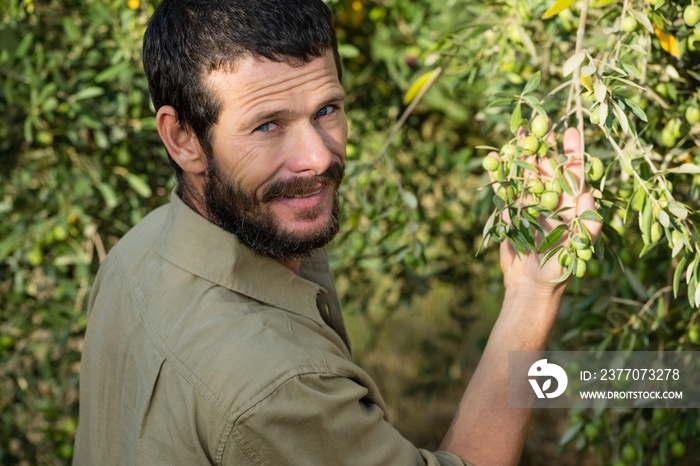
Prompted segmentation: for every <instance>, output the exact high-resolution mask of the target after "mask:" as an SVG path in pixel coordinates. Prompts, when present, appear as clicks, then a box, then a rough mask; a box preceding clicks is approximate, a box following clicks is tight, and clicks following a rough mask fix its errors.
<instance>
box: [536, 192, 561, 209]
mask: <svg viewBox="0 0 700 466" xmlns="http://www.w3.org/2000/svg"><path fill="white" fill-rule="evenodd" d="M540 205H541V206H542V208H543V209H545V210H554V209H556V208H557V206H558V205H559V193H557V192H555V191H545V192H543V193H542V197H540Z"/></svg>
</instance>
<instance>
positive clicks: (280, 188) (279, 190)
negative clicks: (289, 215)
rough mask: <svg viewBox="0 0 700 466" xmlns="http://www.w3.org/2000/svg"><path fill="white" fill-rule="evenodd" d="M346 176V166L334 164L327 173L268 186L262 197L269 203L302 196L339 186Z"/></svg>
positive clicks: (280, 181) (299, 177)
mask: <svg viewBox="0 0 700 466" xmlns="http://www.w3.org/2000/svg"><path fill="white" fill-rule="evenodd" d="M344 176H345V166H343V165H341V164H340V163H338V162H332V163H331V164H330V165H329V166H328V168H327V169H326V171H325V172H323V173H320V174H318V175H314V176H296V177H293V178H287V179H283V180H277V181H275V182H273V183H271V184H270V186H268V187H267V188H266V189H265V191H264V192H263V195H262V201H263V202H267V201H270V200H272V199H275V198H277V197H292V196H301V195H304V194H307V193H309V192H311V191H312V190H315V189H318V186H319V185H321V186H333V185H334V186H338V185H340V182H341V181H343V177H344Z"/></svg>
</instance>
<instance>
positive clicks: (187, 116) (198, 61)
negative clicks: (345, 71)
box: [143, 0, 341, 184]
mask: <svg viewBox="0 0 700 466" xmlns="http://www.w3.org/2000/svg"><path fill="white" fill-rule="evenodd" d="M328 50H331V51H332V52H333V55H334V58H335V64H336V69H337V71H338V78H339V79H340V77H341V65H340V57H339V55H338V43H337V39H336V35H335V29H334V28H333V18H332V16H331V12H330V10H329V9H328V7H327V6H326V4H325V3H323V1H322V0H163V1H161V2H160V4H159V5H158V7H157V8H156V11H155V13H154V14H153V16H152V17H151V20H150V22H149V24H148V28H147V30H146V33H145V35H144V39H143V66H144V69H145V71H146V77H147V78H148V87H149V91H150V94H151V99H152V100H153V105H154V106H155V108H156V110H158V109H159V108H160V107H162V106H164V105H171V106H173V108H174V109H175V110H176V111H177V115H178V122H179V123H180V124H181V125H183V126H185V127H187V128H188V129H191V130H192V131H194V134H195V135H196V136H197V139H198V140H199V142H200V144H201V145H202V147H203V149H204V150H205V151H206V152H207V153H208V154H209V153H211V128H212V125H213V124H215V123H216V121H217V119H218V117H219V113H220V112H221V102H218V100H217V99H216V98H215V97H214V96H213V95H212V93H211V92H210V91H209V90H208V89H207V88H206V86H205V85H204V80H203V78H204V77H205V76H207V74H208V73H210V72H212V71H218V70H233V69H234V67H235V65H236V63H237V62H238V61H239V60H241V59H245V58H248V57H255V58H266V59H268V60H272V61H276V62H286V63H289V64H291V65H297V64H304V63H308V62H309V61H311V60H312V59H314V58H319V57H321V56H322V55H323V54H324V53H326V52H327V51H328ZM168 157H169V158H170V156H169V155H168ZM170 162H171V163H172V164H173V166H174V167H175V170H176V173H177V177H178V184H180V183H181V182H182V169H181V168H180V167H179V166H178V165H177V164H176V163H175V162H174V161H173V160H172V158H170Z"/></svg>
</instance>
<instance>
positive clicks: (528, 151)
mask: <svg viewBox="0 0 700 466" xmlns="http://www.w3.org/2000/svg"><path fill="white" fill-rule="evenodd" d="M520 148H521V149H522V150H523V154H525V155H532V154H534V153H535V152H537V151H538V150H539V148H540V140H539V139H537V138H536V137H535V136H526V137H525V139H523V140H522V142H521V143H520Z"/></svg>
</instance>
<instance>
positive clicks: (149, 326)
mask: <svg viewBox="0 0 700 466" xmlns="http://www.w3.org/2000/svg"><path fill="white" fill-rule="evenodd" d="M385 412H386V409H385V405H384V401H383V400H382V397H381V395H380V394H379V391H378V390H377V387H376V386H375V384H374V382H373V381H372V380H371V379H370V377H369V376H368V375H367V374H366V373H365V372H364V371H363V370H362V369H360V368H359V367H358V366H356V365H355V364H353V362H352V359H351V355H350V349H349V345H348V341H347V335H346V332H345V327H344V325H343V320H342V316H341V311H340V305H339V301H338V297H337V294H336V291H335V288H334V285H333V279H332V277H331V274H330V273H329V270H328V263H327V259H326V256H325V252H324V251H322V250H319V251H317V252H316V253H314V254H313V255H311V256H310V257H308V258H306V259H304V261H303V263H302V268H301V273H300V275H296V274H294V273H292V272H291V271H290V270H288V269H287V268H285V267H283V266H282V265H281V264H279V263H277V262H275V261H273V260H271V259H267V258H263V257H260V256H259V255H257V254H255V253H253V252H252V251H251V250H250V249H249V248H247V247H245V246H243V245H242V244H241V243H239V242H238V240H237V239H236V237H235V236H234V235H232V234H230V233H227V232H226V231H224V230H222V229H220V228H219V227H217V226H215V225H214V224H212V223H210V222H208V221H207V220H206V219H204V218H203V217H201V216H200V215H199V214H197V213H195V212H194V211H193V210H191V209H190V208H189V207H187V206H186V205H185V204H184V203H183V202H182V201H181V200H180V199H179V198H178V197H177V195H175V194H173V196H172V199H171V203H170V204H168V205H166V206H163V207H161V208H159V209H157V210H155V211H154V212H153V213H151V214H150V215H149V216H147V217H146V218H145V219H144V220H143V221H142V222H141V223H139V224H138V225H137V226H136V227H135V228H133V229H132V230H131V231H130V232H129V233H128V234H127V235H126V236H125V237H124V238H123V239H122V240H121V241H120V242H119V244H117V246H115V247H114V249H113V250H112V251H111V252H110V254H109V255H108V257H107V259H106V260H105V262H104V263H103V264H102V266H101V268H100V271H99V273H98V275H97V278H96V280H95V283H94V287H93V291H92V294H91V298H90V302H89V309H88V325H87V332H86V335H85V345H84V348H83V355H82V361H81V374H80V420H79V426H78V432H77V439H76V444H75V456H74V464H75V465H89V466H95V465H145V466H154V465H200V464H216V465H275V466H277V465H300V466H301V465H303V466H312V465H328V466H337V465H352V466H371V465H377V466H390V465H397V466H407V465H425V464H428V465H438V464H441V465H460V466H461V465H462V464H463V463H462V461H461V460H460V459H459V458H458V457H457V456H455V455H453V454H451V453H448V452H435V453H430V452H428V451H425V450H421V449H417V448H416V447H414V446H413V445H412V444H411V443H410V442H408V441H407V440H406V439H404V438H403V437H402V436H401V434H399V432H397V431H396V430H395V429H394V428H393V427H392V426H391V425H390V424H389V423H388V422H387V420H386V414H385ZM415 415H416V416H421V413H415Z"/></svg>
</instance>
